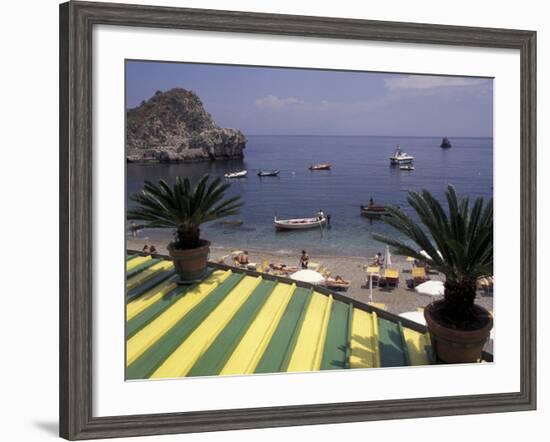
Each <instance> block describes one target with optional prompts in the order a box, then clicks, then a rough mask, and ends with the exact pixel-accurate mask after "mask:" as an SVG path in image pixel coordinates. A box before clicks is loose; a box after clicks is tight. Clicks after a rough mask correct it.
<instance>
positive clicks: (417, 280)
mask: <svg viewBox="0 0 550 442" xmlns="http://www.w3.org/2000/svg"><path fill="white" fill-rule="evenodd" d="M412 277H413V284H414V286H417V285H418V284H422V283H423V282H426V281H427V279H428V278H427V276H426V269H425V268H424V267H413V269H412Z"/></svg>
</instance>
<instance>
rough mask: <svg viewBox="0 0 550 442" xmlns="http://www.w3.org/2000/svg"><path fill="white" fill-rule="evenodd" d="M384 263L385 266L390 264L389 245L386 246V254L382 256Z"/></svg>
mask: <svg viewBox="0 0 550 442" xmlns="http://www.w3.org/2000/svg"><path fill="white" fill-rule="evenodd" d="M384 263H385V264H386V267H389V266H391V253H390V246H386V255H385V256H384Z"/></svg>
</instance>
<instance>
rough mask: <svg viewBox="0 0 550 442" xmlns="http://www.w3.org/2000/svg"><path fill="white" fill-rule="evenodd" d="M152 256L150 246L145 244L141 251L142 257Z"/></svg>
mask: <svg viewBox="0 0 550 442" xmlns="http://www.w3.org/2000/svg"><path fill="white" fill-rule="evenodd" d="M150 254H151V251H150V250H149V246H148V245H147V244H145V245H144V246H143V249H141V256H149V255H150Z"/></svg>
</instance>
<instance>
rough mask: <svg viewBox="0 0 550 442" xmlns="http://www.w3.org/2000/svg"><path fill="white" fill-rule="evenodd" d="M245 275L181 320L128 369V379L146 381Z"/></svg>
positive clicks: (236, 275)
mask: <svg viewBox="0 0 550 442" xmlns="http://www.w3.org/2000/svg"><path fill="white" fill-rule="evenodd" d="M244 276H245V275H244V273H234V274H232V275H231V276H229V278H227V279H226V280H225V281H224V282H223V283H222V284H221V285H219V286H218V287H216V289H214V291H213V292H212V293H210V295H208V296H207V297H206V298H205V299H204V300H203V301H202V302H201V303H199V304H198V305H197V306H196V307H195V308H193V309H192V310H191V311H190V312H189V313H187V314H186V315H185V316H184V317H183V318H181V319H180V320H179V321H178V322H177V323H176V324H175V325H174V326H173V327H172V328H171V329H170V330H168V331H167V332H166V333H165V334H164V335H163V336H162V337H161V338H160V339H159V340H158V341H157V342H156V343H155V344H154V345H152V346H151V347H150V348H149V349H148V350H147V351H146V352H145V353H143V354H142V355H141V356H140V357H139V358H138V359H136V360H135V361H134V363H133V364H131V365H130V366H129V367H127V368H126V378H127V379H145V378H148V377H149V376H151V375H152V374H153V372H154V371H155V370H156V369H157V368H158V367H159V366H160V365H161V364H162V363H163V362H164V361H165V360H166V358H167V357H168V356H170V355H171V354H172V353H173V352H174V351H175V350H176V349H177V348H178V347H179V346H180V344H181V343H182V342H183V341H185V340H186V339H187V337H188V336H189V335H190V334H191V333H193V331H194V330H195V329H196V328H197V327H198V326H199V325H200V324H201V323H202V321H204V320H205V319H206V317H207V316H208V315H209V314H210V313H212V311H213V310H214V309H215V308H216V307H217V306H218V305H219V304H220V302H222V301H223V299H224V298H225V297H226V296H227V295H228V294H229V293H231V291H232V290H233V289H234V288H235V286H236V285H237V284H238V283H239V282H240V281H241V279H243V278H244Z"/></svg>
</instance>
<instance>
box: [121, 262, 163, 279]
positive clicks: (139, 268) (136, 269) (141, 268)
mask: <svg viewBox="0 0 550 442" xmlns="http://www.w3.org/2000/svg"><path fill="white" fill-rule="evenodd" d="M160 261H161V260H160V259H148V260H147V261H145V262H144V263H142V264H140V265H138V266H136V267H134V268H133V269H132V270H130V271H129V272H126V279H130V278H131V277H132V276H136V275H137V274H138V273H140V272H143V271H144V270H145V269H148V268H149V267H151V266H154V265H155V264H156V263H157V262H160Z"/></svg>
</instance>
